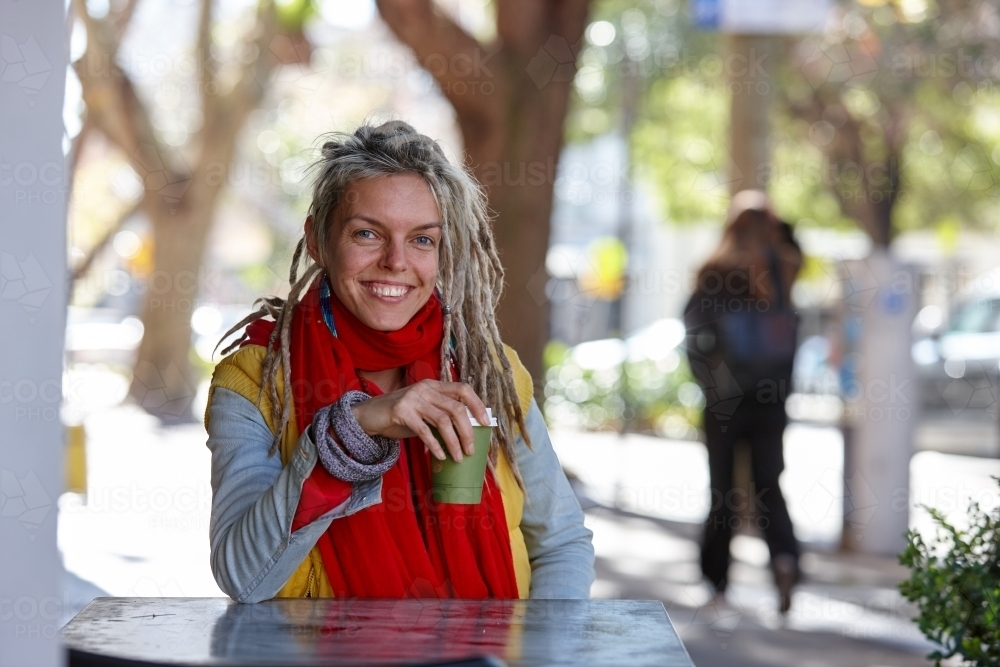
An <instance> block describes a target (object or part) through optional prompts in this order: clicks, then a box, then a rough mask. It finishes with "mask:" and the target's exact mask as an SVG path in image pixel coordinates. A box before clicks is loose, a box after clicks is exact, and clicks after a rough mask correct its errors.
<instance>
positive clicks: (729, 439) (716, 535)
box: [701, 401, 799, 592]
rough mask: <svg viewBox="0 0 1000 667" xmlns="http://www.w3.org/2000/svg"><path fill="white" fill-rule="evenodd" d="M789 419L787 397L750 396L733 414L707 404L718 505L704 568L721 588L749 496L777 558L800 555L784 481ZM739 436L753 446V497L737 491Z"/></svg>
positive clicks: (707, 525)
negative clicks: (735, 472)
mask: <svg viewBox="0 0 1000 667" xmlns="http://www.w3.org/2000/svg"><path fill="white" fill-rule="evenodd" d="M787 421H788V418H787V417H786V415H785V404H784V402H783V401H779V402H774V403H766V404H760V403H756V402H754V403H750V402H748V401H744V403H743V404H741V405H739V406H738V407H737V408H736V410H735V411H734V412H733V414H732V415H731V416H728V417H727V415H725V414H718V413H716V412H713V411H712V409H711V408H708V409H706V410H705V414H704V425H705V440H706V444H707V446H708V467H709V475H710V482H711V487H712V505H711V508H710V510H709V514H708V519H707V520H706V521H705V534H704V539H703V541H702V547H701V571H702V573H703V574H704V575H705V577H706V578H707V579H708V580H709V581H710V582H711V583H712V585H713V586H715V588H716V590H717V591H719V592H721V591H723V590H725V587H726V580H727V572H728V570H729V562H730V555H729V542H730V540H731V539H732V536H733V530H734V529H736V528H739V527H740V526H739V522H740V521H741V520H742V519H741V512H740V510H741V508H742V506H743V504H745V503H747V502H751V503H754V504H755V505H756V524H757V527H758V528H760V529H761V530H762V531H763V533H764V536H765V539H766V540H767V546H768V549H769V550H770V552H771V559H772V560H773V559H774V558H775V556H777V555H778V554H789V555H791V556H794V557H795V559H796V562H797V561H798V556H799V545H798V542H797V541H796V540H795V534H794V533H793V532H792V520H791V519H790V518H789V516H788V508H787V507H786V505H785V499H784V497H783V496H782V495H781V487H779V486H778V476H779V475H780V474H781V471H782V470H783V469H784V467H785V458H784V454H783V452H782V436H783V434H784V431H785V424H786V423H787ZM739 441H745V442H747V443H748V444H749V446H750V457H751V470H752V473H753V481H754V483H753V487H752V488H753V492H752V494H751V497H750V498H747V497H745V496H744V494H743V493H739V492H735V493H734V491H733V449H734V448H735V445H736V443H737V442H739Z"/></svg>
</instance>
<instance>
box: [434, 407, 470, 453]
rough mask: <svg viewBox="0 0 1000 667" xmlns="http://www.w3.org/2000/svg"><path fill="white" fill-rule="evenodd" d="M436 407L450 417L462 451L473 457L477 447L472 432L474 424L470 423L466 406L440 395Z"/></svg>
mask: <svg viewBox="0 0 1000 667" xmlns="http://www.w3.org/2000/svg"><path fill="white" fill-rule="evenodd" d="M436 405H437V406H438V407H439V408H441V409H442V410H445V411H446V412H447V413H448V414H449V415H450V418H451V422H452V424H454V428H455V432H456V433H457V434H458V440H459V443H460V444H461V447H462V451H463V452H465V453H466V454H467V455H469V456H472V454H473V452H475V447H476V443H475V435H474V434H473V432H472V424H471V423H469V413H468V411H467V410H466V409H465V404H464V403H461V402H460V401H456V400H454V399H451V398H448V397H447V396H445V395H444V394H438V403H437V404H436Z"/></svg>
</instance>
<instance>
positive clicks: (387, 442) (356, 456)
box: [312, 391, 399, 482]
mask: <svg viewBox="0 0 1000 667" xmlns="http://www.w3.org/2000/svg"><path fill="white" fill-rule="evenodd" d="M370 398H371V396H369V395H368V394H366V393H364V392H363V391H348V392H345V393H344V395H343V396H341V397H340V400H338V401H337V402H336V403H331V404H330V405H328V406H327V407H325V408H320V409H319V410H318V411H317V412H316V415H315V416H314V417H313V421H312V429H313V438H314V439H315V441H316V450H317V453H318V454H319V460H320V463H322V464H323V467H324V468H326V471H327V472H329V473H330V474H331V475H333V476H334V477H336V478H337V479H340V480H343V481H345V482H367V481H370V480H373V479H376V478H378V477H381V476H382V475H383V474H385V472H386V471H388V470H389V468H391V467H392V466H394V465H396V461H398V460H399V440H396V439H394V438H386V437H383V436H381V435H376V436H375V437H372V436H370V435H368V434H367V433H365V432H364V430H362V428H361V425H360V424H358V420H357V419H355V418H354V413H353V412H352V411H351V406H352V405H355V404H356V403H361V402H362V401H367V400H368V399H370ZM331 426H332V428H333V431H334V432H335V433H336V434H337V437H336V438H334V437H333V434H331V433H330V428H331ZM338 439H339V440H340V442H337V440H338ZM341 443H342V444H341Z"/></svg>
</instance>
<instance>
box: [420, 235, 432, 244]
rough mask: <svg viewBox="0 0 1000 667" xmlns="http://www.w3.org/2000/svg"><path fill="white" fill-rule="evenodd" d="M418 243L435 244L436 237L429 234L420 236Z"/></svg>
mask: <svg viewBox="0 0 1000 667" xmlns="http://www.w3.org/2000/svg"><path fill="white" fill-rule="evenodd" d="M417 243H419V244H421V245H434V239H432V238H431V237H429V236H418V237H417Z"/></svg>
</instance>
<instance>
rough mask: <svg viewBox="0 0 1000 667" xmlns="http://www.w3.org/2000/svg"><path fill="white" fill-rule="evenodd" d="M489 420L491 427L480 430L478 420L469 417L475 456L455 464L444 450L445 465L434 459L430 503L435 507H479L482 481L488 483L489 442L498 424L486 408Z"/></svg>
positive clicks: (442, 443)
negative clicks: (438, 504) (448, 505)
mask: <svg viewBox="0 0 1000 667" xmlns="http://www.w3.org/2000/svg"><path fill="white" fill-rule="evenodd" d="M486 413H487V414H488V415H489V417H490V425H489V426H480V425H479V422H478V421H476V418H475V417H473V416H472V415H471V414H470V415H469V422H470V423H471V424H472V432H473V434H474V436H475V441H474V442H475V451H474V452H473V454H472V456H463V457H462V460H461V461H459V462H457V463H456V462H455V460H454V459H452V458H451V455H450V454H448V450H447V449H445V450H444V451H445V454H446V455H447V458H446V459H445V460H444V461H439V460H438V459H436V458H434V457H431V499H432V500H433V501H434V502H436V503H452V504H455V505H478V504H479V501H480V499H481V498H482V495H483V481H484V480H485V479H486V461H487V458H488V456H489V453H490V439H491V438H492V436H493V427H494V426H496V425H497V420H496V418H495V417H494V416H493V411H492V409H490V408H486ZM431 433H433V434H434V437H435V438H437V439H438V442H440V443H441V447H442V448H444V440H443V439H442V438H441V434H440V433H439V432H438V430H437V429H436V428H434V427H433V426H432V427H431Z"/></svg>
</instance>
